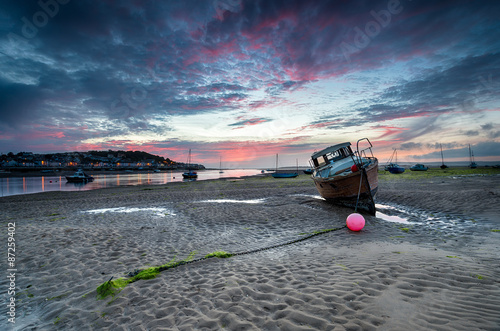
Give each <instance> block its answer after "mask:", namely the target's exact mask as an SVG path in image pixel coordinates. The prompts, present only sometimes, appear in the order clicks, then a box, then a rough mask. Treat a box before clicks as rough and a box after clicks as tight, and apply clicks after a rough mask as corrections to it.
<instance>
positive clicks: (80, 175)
mask: <svg viewBox="0 0 500 331" xmlns="http://www.w3.org/2000/svg"><path fill="white" fill-rule="evenodd" d="M66 180H67V181H68V183H88V182H92V181H94V177H92V176H89V175H87V174H86V173H85V172H83V170H82V169H78V170H77V171H76V172H75V173H74V174H73V175H72V176H66Z"/></svg>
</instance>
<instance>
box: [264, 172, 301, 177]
mask: <svg viewBox="0 0 500 331" xmlns="http://www.w3.org/2000/svg"><path fill="white" fill-rule="evenodd" d="M298 175H299V174H298V173H279V172H278V173H274V174H272V175H271V176H273V177H274V178H295V177H297V176H298Z"/></svg>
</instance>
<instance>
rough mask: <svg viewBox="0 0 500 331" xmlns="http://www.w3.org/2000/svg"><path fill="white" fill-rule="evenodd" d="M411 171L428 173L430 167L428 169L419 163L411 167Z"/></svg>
mask: <svg viewBox="0 0 500 331" xmlns="http://www.w3.org/2000/svg"><path fill="white" fill-rule="evenodd" d="M410 170H411V171H427V170H429V167H426V166H425V165H423V164H421V163H417V164H415V165H413V166H411V167H410Z"/></svg>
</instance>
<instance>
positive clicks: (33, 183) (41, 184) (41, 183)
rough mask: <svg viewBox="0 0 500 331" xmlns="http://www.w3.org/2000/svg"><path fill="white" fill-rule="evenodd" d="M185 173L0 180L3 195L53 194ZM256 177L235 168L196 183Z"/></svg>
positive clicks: (166, 179)
mask: <svg viewBox="0 0 500 331" xmlns="http://www.w3.org/2000/svg"><path fill="white" fill-rule="evenodd" d="M182 173H183V172H181V171H165V172H160V173H155V172H147V173H123V174H106V173H105V172H103V173H102V174H98V175H94V176H93V177H94V181H93V182H90V183H68V182H66V178H65V177H64V176H40V177H11V178H0V196H1V197H4V196H9V195H17V194H30V193H40V192H50V191H87V190H96V189H101V188H109V187H118V186H133V185H162V184H168V183H173V182H182V181H186V180H184V178H183V177H182ZM257 174H260V170H258V169H232V170H224V173H219V170H204V171H198V178H197V179H195V180H207V179H219V178H228V177H243V176H253V175H257ZM189 181H192V180H189Z"/></svg>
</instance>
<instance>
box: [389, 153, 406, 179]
mask: <svg viewBox="0 0 500 331" xmlns="http://www.w3.org/2000/svg"><path fill="white" fill-rule="evenodd" d="M394 156H396V161H395V163H393V162H392V160H393V159H394ZM385 170H386V171H389V172H390V173H391V174H402V173H403V172H405V168H403V167H400V166H399V165H398V152H397V150H394V152H392V155H391V158H390V159H389V163H388V164H387V165H386V166H385Z"/></svg>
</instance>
